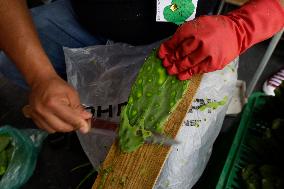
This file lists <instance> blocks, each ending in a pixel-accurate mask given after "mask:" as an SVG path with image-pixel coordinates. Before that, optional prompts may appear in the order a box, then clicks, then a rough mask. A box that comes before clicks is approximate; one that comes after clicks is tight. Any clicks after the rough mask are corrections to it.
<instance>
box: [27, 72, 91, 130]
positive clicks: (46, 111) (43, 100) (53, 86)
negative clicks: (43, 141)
mask: <svg viewBox="0 0 284 189" xmlns="http://www.w3.org/2000/svg"><path fill="white" fill-rule="evenodd" d="M29 108H30V109H31V111H30V113H29V116H30V117H31V118H32V119H33V121H34V122H35V124H36V125H37V126H38V127H39V128H41V129H44V130H46V131H48V132H50V133H54V132H70V131H74V130H77V129H79V131H81V132H82V133H87V132H88V131H89V129H90V125H89V124H88V122H87V121H86V120H88V119H90V118H91V114H90V113H89V112H86V111H85V110H84V109H83V108H82V107H81V104H80V99H79V96H78V93H77V92H76V91H75V89H74V88H72V87H71V86H69V85H68V84H67V83H66V82H65V81H64V80H62V79H61V78H60V77H58V76H54V77H51V78H49V79H45V80H44V81H38V82H36V83H34V84H33V85H32V89H31V93H30V97H29Z"/></svg>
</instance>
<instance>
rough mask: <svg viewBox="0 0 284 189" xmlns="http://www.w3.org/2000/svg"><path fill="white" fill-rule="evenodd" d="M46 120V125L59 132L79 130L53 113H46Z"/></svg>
mask: <svg viewBox="0 0 284 189" xmlns="http://www.w3.org/2000/svg"><path fill="white" fill-rule="evenodd" d="M44 118H45V119H44V120H45V122H46V124H47V125H48V126H49V127H51V128H52V129H54V130H56V131H58V132H71V131H74V130H76V129H78V128H79V127H78V128H75V127H73V126H72V125H70V124H68V123H66V122H64V121H62V120H61V119H60V118H59V117H57V116H56V115H54V114H53V113H51V112H49V113H46V114H45V115H44Z"/></svg>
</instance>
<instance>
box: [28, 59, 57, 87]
mask: <svg viewBox="0 0 284 189" xmlns="http://www.w3.org/2000/svg"><path fill="white" fill-rule="evenodd" d="M24 76H25V78H26V81H27V83H28V85H29V86H30V87H31V88H33V87H34V86H36V85H37V84H40V83H43V82H47V81H49V80H50V79H52V78H58V77H59V76H58V74H57V73H56V71H55V70H54V68H53V66H52V64H51V63H50V61H49V59H48V58H47V57H45V58H43V59H36V62H34V63H33V64H31V65H30V69H28V70H27V69H25V71H24Z"/></svg>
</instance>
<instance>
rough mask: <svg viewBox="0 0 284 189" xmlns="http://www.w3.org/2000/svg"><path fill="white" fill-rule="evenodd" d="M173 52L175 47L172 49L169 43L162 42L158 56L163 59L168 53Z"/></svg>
mask: <svg viewBox="0 0 284 189" xmlns="http://www.w3.org/2000/svg"><path fill="white" fill-rule="evenodd" d="M172 53H173V49H171V48H170V47H168V45H167V43H166V42H164V43H162V44H161V46H160V48H159V51H158V56H159V57H160V58H161V59H164V58H166V56H167V55H169V54H172Z"/></svg>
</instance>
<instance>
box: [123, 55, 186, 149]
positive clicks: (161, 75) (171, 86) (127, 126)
mask: <svg viewBox="0 0 284 189" xmlns="http://www.w3.org/2000/svg"><path fill="white" fill-rule="evenodd" d="M188 86H189V81H180V80H178V79H176V77H175V76H170V75H168V74H167V73H166V70H165V69H164V67H163V66H162V62H161V60H160V59H159V58H158V57H157V56H156V51H155V50H154V51H153V52H152V53H151V54H150V55H149V56H148V58H147V59H146V60H145V63H144V64H143V65H142V67H141V69H140V71H139V73H138V76H137V78H136V81H135V83H134V84H133V86H132V88H131V92H130V96H129V98H128V103H127V105H126V106H125V107H124V108H123V110H122V113H121V122H120V128H119V145H120V148H121V150H122V151H123V152H132V151H134V150H136V149H137V148H139V147H140V146H141V145H142V144H143V143H144V141H145V139H147V137H149V136H151V135H152V132H156V133H163V131H164V123H165V122H166V121H167V119H168V118H169V115H170V114H171V112H173V111H174V110H175V108H176V106H177V104H178V102H179V101H180V100H181V98H182V96H183V94H184V93H185V91H186V90H187V88H188Z"/></svg>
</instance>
